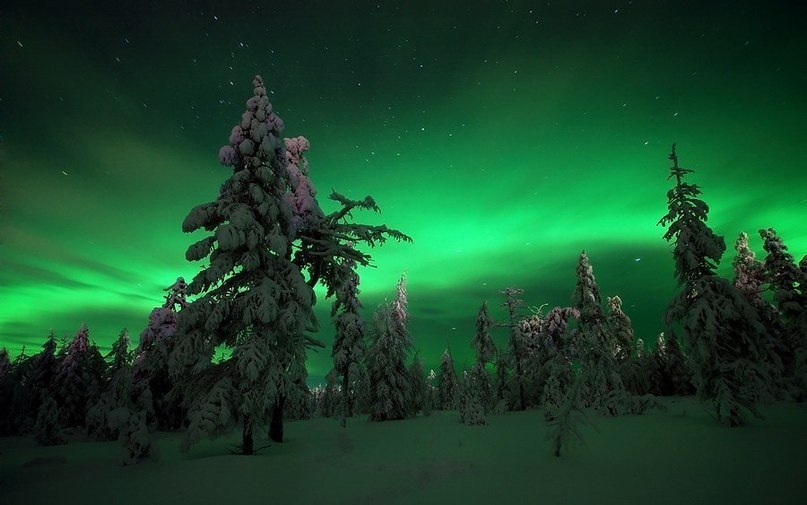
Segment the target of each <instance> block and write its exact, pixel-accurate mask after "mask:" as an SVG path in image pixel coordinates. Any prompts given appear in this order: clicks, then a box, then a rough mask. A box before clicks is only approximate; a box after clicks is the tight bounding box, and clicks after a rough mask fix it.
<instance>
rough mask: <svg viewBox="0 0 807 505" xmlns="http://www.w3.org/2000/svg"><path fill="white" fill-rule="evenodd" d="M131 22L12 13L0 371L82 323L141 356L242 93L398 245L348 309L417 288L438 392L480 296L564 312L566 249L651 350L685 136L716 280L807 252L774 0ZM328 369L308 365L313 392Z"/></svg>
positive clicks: (796, 126)
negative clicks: (737, 243)
mask: <svg viewBox="0 0 807 505" xmlns="http://www.w3.org/2000/svg"><path fill="white" fill-rule="evenodd" d="M67 3H69V2H67ZM134 3H135V4H137V5H134V6H132V5H129V6H127V7H125V8H123V9H120V8H117V9H116V10H115V9H113V8H112V7H111V6H108V5H106V4H104V3H98V5H93V4H94V2H85V3H82V6H81V7H80V10H79V11H76V10H69V7H67V6H64V5H61V4H60V5H59V6H57V7H51V8H49V10H48V11H41V12H37V11H35V9H34V8H33V7H19V6H18V7H11V8H4V10H6V11H7V12H5V13H4V15H3V16H2V17H0V74H2V75H3V76H4V77H3V79H2V81H3V82H2V83H0V135H2V140H0V155H2V157H1V158H0V163H1V164H2V165H1V167H2V186H0V201H2V209H1V210H0V262H1V266H0V346H5V347H7V348H8V349H9V351H10V353H11V354H12V355H16V354H17V353H18V352H19V349H20V347H21V346H22V345H26V346H29V349H30V348H33V349H34V352H36V351H38V349H39V346H40V345H41V343H42V342H43V341H44V339H45V337H46V336H47V334H48V331H49V329H50V328H53V329H54V330H55V331H56V332H57V334H58V335H60V336H64V337H68V338H70V337H72V335H73V334H74V333H75V332H76V330H77V329H78V327H79V326H80V324H81V323H82V322H86V323H87V324H88V326H89V328H90V334H91V336H92V338H93V339H94V340H95V341H96V342H97V343H98V344H99V345H101V346H102V347H108V346H109V345H110V344H111V342H112V341H113V340H114V338H115V337H116V336H117V333H118V332H119V331H120V329H121V328H122V327H127V328H128V329H129V330H130V333H131V334H132V336H133V337H134V338H136V337H137V335H138V334H139V333H140V331H142V329H143V328H144V327H145V325H146V322H147V319H148V314H149V311H150V310H151V309H152V308H153V307H154V306H156V305H159V304H161V302H162V300H163V298H162V295H163V291H162V290H163V289H164V288H165V287H167V286H169V285H170V284H171V283H172V282H173V281H174V280H175V279H176V277H177V276H179V275H183V276H185V277H186V278H190V277H191V276H192V275H193V274H194V272H195V271H197V269H198V266H197V265H194V264H189V263H188V262H186V261H185V259H184V252H185V248H186V247H187V245H188V244H190V243H191V242H192V241H193V240H194V239H193V237H192V236H188V235H184V234H183V233H182V232H181V229H180V224H181V222H182V220H183V218H184V217H185V215H186V214H187V212H188V211H189V210H190V209H191V208H192V207H193V206H194V205H197V204H199V203H203V202H206V201H209V200H211V199H213V198H215V196H216V194H217V191H218V187H219V185H220V184H221V182H222V181H223V180H224V179H225V178H226V176H227V170H228V169H226V168H224V167H222V166H220V165H218V163H217V156H216V155H217V151H218V148H219V147H220V146H221V145H223V144H224V143H226V140H227V137H228V135H229V131H230V128H231V126H232V125H233V124H235V123H236V121H237V120H238V118H239V117H240V114H241V112H242V111H243V107H244V102H245V100H246V99H247V98H249V96H250V95H251V79H252V76H253V75H254V74H256V73H259V74H261V75H262V76H263V77H264V80H265V81H266V82H267V83H268V87H269V89H270V90H271V91H272V93H273V94H272V97H273V100H272V101H273V104H274V107H275V110H276V111H278V114H279V115H280V116H281V117H282V118H283V119H284V121H285V123H286V130H285V134H286V135H287V136H296V135H305V136H306V137H308V138H309V140H310V141H311V144H312V149H311V151H310V156H309V161H310V164H311V176H312V179H313V181H314V183H315V184H316V186H317V188H318V189H319V195H320V199H321V204H322V206H323V207H324V208H325V210H326V212H327V211H330V210H333V205H331V202H330V201H328V200H326V197H327V195H328V193H330V189H331V188H334V189H336V190H337V191H340V192H342V193H344V194H346V195H347V196H350V197H353V198H360V197H363V196H364V195H366V194H370V195H372V196H373V197H374V198H375V199H376V201H377V202H378V203H379V205H380V206H381V208H382V211H383V214H381V215H380V216H373V215H368V214H356V216H355V217H356V219H357V220H359V221H365V222H371V223H382V222H383V223H386V224H387V225H389V226H391V227H394V228H397V229H400V230H401V231H403V232H405V233H407V234H409V235H411V236H412V237H413V238H414V243H413V244H397V243H388V244H386V245H384V246H383V247H381V248H377V249H375V250H374V251H373V256H374V259H375V264H376V265H377V268H372V269H370V268H365V269H361V270H360V275H361V280H362V284H361V290H362V301H363V303H364V305H365V309H366V314H367V317H368V318H369V317H370V314H371V311H372V309H373V308H374V307H375V306H376V305H377V304H378V303H380V302H382V301H383V299H384V298H385V297H387V298H391V297H392V296H394V288H395V283H396V282H397V280H398V277H399V276H400V275H401V273H402V272H403V271H406V274H407V278H408V290H409V303H410V313H411V325H410V329H411V333H412V336H413V340H414V343H415V347H416V348H417V349H419V350H420V352H421V356H422V357H423V358H424V360H425V362H426V366H427V369H428V368H430V367H435V368H436V367H437V365H438V360H439V356H440V353H441V352H442V350H443V349H444V348H445V347H446V345H447V344H448V345H450V346H451V348H452V350H453V351H454V354H455V359H456V360H457V361H458V363H460V364H462V363H463V362H464V361H465V360H466V359H468V360H469V361H470V357H471V349H470V347H469V341H470V339H471V337H472V335H473V331H474V325H473V321H474V318H475V316H476V311H477V309H478V307H479V305H480V303H481V302H482V301H483V300H488V301H489V303H490V304H491V306H493V307H496V308H495V309H494V310H493V311H492V312H493V315H494V317H498V318H502V317H503V311H501V310H500V309H499V308H498V306H499V305H500V303H501V301H502V297H501V295H500V294H499V291H500V290H501V289H503V288H505V287H508V286H511V285H515V286H518V287H521V288H523V289H524V290H525V295H524V296H525V300H526V301H527V303H528V304H529V305H531V306H539V305H541V304H544V303H548V304H550V306H554V305H567V304H569V303H571V293H572V291H573V290H574V283H575V277H574V272H575V265H576V261H577V256H578V254H579V252H580V250H582V249H585V250H586V251H587V253H588V255H589V257H590V259H591V261H592V263H593V266H594V271H595V275H596V276H597V280H598V283H599V285H600V289H601V292H602V294H603V297H605V296H611V295H614V294H619V295H620V296H621V297H622V298H623V301H624V306H625V310H626V312H627V313H628V315H629V316H631V318H632V319H633V321H634V324H635V327H636V330H637V335H638V336H641V337H643V338H644V339H645V340H646V341H647V340H650V339H653V337H654V336H655V335H656V334H657V333H658V332H659V331H662V330H663V325H662V322H661V315H662V312H663V309H664V306H665V304H666V302H667V300H668V299H669V298H670V296H671V295H672V293H673V292H674V289H675V286H674V281H673V277H672V259H671V255H670V250H669V246H668V244H666V243H665V242H664V241H663V240H662V238H661V237H662V235H663V233H664V230H663V229H662V228H660V227H657V226H656V222H657V221H658V219H659V218H660V217H661V216H662V215H663V214H664V213H665V210H666V191H667V189H668V187H669V183H668V182H667V181H666V177H667V170H668V161H667V159H666V155H667V153H668V152H669V149H670V144H671V143H672V142H673V141H675V142H678V144H679V155H680V157H681V162H682V165H683V166H685V167H689V168H693V169H695V170H696V173H695V175H694V177H693V178H692V179H691V181H692V182H695V183H697V184H699V185H700V186H701V188H702V189H703V192H704V199H705V200H706V201H707V202H708V203H709V205H710V207H711V212H710V221H709V224H710V225H711V226H712V227H713V228H714V229H715V230H716V231H717V232H718V233H720V234H722V235H724V236H725V238H726V242H727V245H728V252H727V254H726V256H724V260H723V266H722V272H723V273H724V274H726V275H730V274H729V267H730V263H731V258H733V249H732V246H733V243H734V240H735V238H736V236H737V235H738V233H739V232H740V231H743V230H744V231H747V232H749V233H750V234H751V235H752V247H753V248H754V249H755V250H756V251H757V254H758V255H759V254H761V253H762V251H761V243H760V240H759V238H758V236H757V235H756V230H758V229H759V228H762V227H769V226H773V227H774V228H776V229H777V231H778V232H779V234H780V236H782V237H783V239H784V240H785V243H786V244H787V245H788V246H789V248H790V251H791V252H792V253H793V254H794V256H796V258H797V259H798V258H800V257H801V256H802V255H804V254H805V253H807V228H806V227H805V225H804V223H805V222H807V220H805V217H807V170H806V169H805V168H807V142H805V133H807V120H806V119H805V118H807V100H806V98H807V94H805V92H804V90H805V89H807V63H805V62H807V32H805V31H804V30H803V27H802V26H801V25H800V22H799V21H798V19H800V18H799V17H798V16H797V14H796V9H797V7H796V6H795V5H794V6H792V7H791V6H790V3H788V2H782V3H779V2H775V3H772V2H767V3H763V2H751V1H741V2H694V1H692V2H661V1H659V2H627V1H620V2H557V3H558V4H560V5H546V2H542V3H541V5H540V6H539V5H538V3H537V2H533V3H530V2H504V1H502V2H498V1H497V2H494V1H477V2H420V1H408V2H400V5H399V6H396V5H395V2H382V1H379V2H355V1H354V2H334V3H335V4H340V5H342V7H341V8H340V7H328V8H322V7H318V8H315V7H314V5H315V3H314V2H306V1H301V2H261V3H257V4H253V3H244V7H243V8H242V9H241V12H237V11H236V10H234V8H233V7H232V5H233V3H232V2H227V3H224V2H221V3H220V2H207V3H206V5H207V7H206V8H204V9H201V8H200V9H188V8H185V9H184V10H183V9H180V8H178V7H176V8H174V7H165V6H164V5H163V4H162V3H160V4H156V3H154V2H150V1H146V2H134ZM432 3H437V4H439V7H434V6H431V4H432ZM639 3H641V4H643V5H639ZM273 4H277V6H276V7H273ZM288 4H293V5H288ZM320 4H322V2H320ZM469 4H470V5H469ZM532 4H534V6H533V5H532ZM704 4H708V5H704ZM156 5H160V6H161V7H159V9H158V8H157V7H155V6H156ZM217 5H220V6H217ZM348 5H349V6H350V7H349V8H348V7H346V6H348ZM728 6H730V7H731V8H730V9H729V8H727V7H728ZM214 16H215V17H214ZM56 19H61V20H62V21H60V22H57V21H54V20H56ZM318 293H319V303H318V306H317V309H318V314H319V316H320V322H321V326H322V330H321V334H320V337H321V338H323V339H324V340H326V341H328V342H330V340H331V339H332V334H333V330H332V327H331V325H330V321H329V319H328V313H329V312H328V311H329V309H330V300H324V292H322V291H319V292H318ZM499 332H500V333H499V334H497V338H499V339H500V340H499V341H500V342H503V341H504V338H505V334H504V330H499ZM329 368H330V352H329V351H320V352H319V353H310V358H309V372H310V374H311V376H312V377H313V378H316V377H321V376H322V375H324V374H325V373H326V372H327V371H328V370H329Z"/></svg>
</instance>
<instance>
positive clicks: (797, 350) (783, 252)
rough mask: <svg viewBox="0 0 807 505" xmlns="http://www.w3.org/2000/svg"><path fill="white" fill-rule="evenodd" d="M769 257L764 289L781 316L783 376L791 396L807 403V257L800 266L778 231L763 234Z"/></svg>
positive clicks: (779, 343) (778, 329)
mask: <svg viewBox="0 0 807 505" xmlns="http://www.w3.org/2000/svg"><path fill="white" fill-rule="evenodd" d="M759 235H760V236H761V237H762V240H763V247H764V248H765V252H766V253H767V254H766V256H765V261H764V272H763V280H764V285H765V286H766V287H767V289H768V290H770V291H771V292H772V293H773V301H774V303H775V304H776V308H777V310H778V313H779V317H778V318H776V322H775V329H774V334H775V335H776V334H778V336H779V338H778V339H777V342H776V349H777V350H778V353H779V355H780V356H781V358H782V361H783V369H784V370H783V374H784V375H785V378H786V380H787V381H788V382H789V383H790V388H791V389H792V391H791V396H793V397H794V398H796V399H797V400H799V401H804V400H805V399H807V268H805V266H806V265H807V256H805V258H802V260H801V262H800V264H799V266H796V262H795V259H794V258H793V255H791V254H790V253H789V252H788V250H787V246H786V245H785V243H784V242H783V241H782V239H781V237H779V235H777V233H776V230H774V229H773V228H767V229H762V230H759Z"/></svg>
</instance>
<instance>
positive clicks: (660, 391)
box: [650, 332, 695, 396]
mask: <svg viewBox="0 0 807 505" xmlns="http://www.w3.org/2000/svg"><path fill="white" fill-rule="evenodd" d="M650 359H651V361H652V362H653V368H654V374H653V380H652V392H653V394H655V395H660V396H673V395H677V396H686V395H691V394H693V393H694V392H695V388H694V386H693V385H692V371H691V370H690V367H689V365H687V362H686V357H685V356H684V354H683V352H682V351H681V346H680V345H679V344H678V339H677V338H675V335H674V334H673V335H670V336H669V337H667V336H666V335H665V334H664V333H663V332H662V333H660V334H659V336H658V337H657V338H656V347H655V348H654V349H653V353H652V355H651V358H650Z"/></svg>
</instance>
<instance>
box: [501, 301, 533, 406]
mask: <svg viewBox="0 0 807 505" xmlns="http://www.w3.org/2000/svg"><path fill="white" fill-rule="evenodd" d="M522 293H524V290H523V289H519V288H514V287H510V288H507V289H504V290H503V291H502V294H503V295H504V296H505V300H504V304H503V306H504V307H505V308H506V309H507V315H508V323H507V327H508V328H510V338H509V340H508V346H509V357H508V358H509V359H508V361H509V364H510V366H511V367H512V369H513V373H514V376H513V380H514V381H515V383H516V387H517V389H518V403H517V404H516V408H517V409H518V410H525V409H526V408H527V393H526V390H525V388H524V370H523V369H522V364H523V360H524V353H525V352H526V349H524V346H523V344H522V335H521V333H520V331H519V323H518V320H519V318H518V309H519V308H520V307H522V306H523V305H524V302H523V301H522V300H521V299H519V298H518V296H519V295H521V294H522Z"/></svg>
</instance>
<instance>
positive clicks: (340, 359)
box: [331, 259, 367, 427]
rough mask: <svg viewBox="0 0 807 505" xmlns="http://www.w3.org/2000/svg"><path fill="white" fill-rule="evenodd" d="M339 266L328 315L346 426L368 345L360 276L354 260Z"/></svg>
mask: <svg viewBox="0 0 807 505" xmlns="http://www.w3.org/2000/svg"><path fill="white" fill-rule="evenodd" d="M339 266H340V267H341V268H340V270H339V274H340V276H339V279H340V281H341V282H340V284H339V286H338V288H337V289H336V297H335V300H334V302H333V308H332V309H331V318H333V321H334V327H335V329H336V336H335V339H334V343H333V351H332V356H333V364H334V371H335V372H336V373H337V374H338V375H339V376H340V377H341V382H342V401H343V405H342V427H345V426H346V423H347V418H348V417H350V416H352V415H353V409H352V405H351V395H350V390H351V387H350V386H351V384H352V383H353V382H355V380H356V378H357V377H358V374H359V370H358V367H359V366H360V364H361V362H362V360H363V359H364V354H365V353H366V351H367V345H366V343H365V340H364V322H363V321H362V319H361V315H360V314H359V310H360V309H361V302H359V298H358V295H359V276H358V274H356V271H355V268H356V262H355V261H354V260H352V259H345V260H343V261H342V262H341V263H340V264H339Z"/></svg>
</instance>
